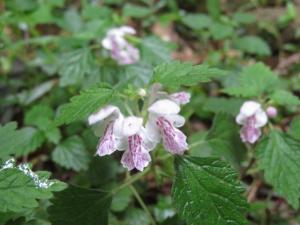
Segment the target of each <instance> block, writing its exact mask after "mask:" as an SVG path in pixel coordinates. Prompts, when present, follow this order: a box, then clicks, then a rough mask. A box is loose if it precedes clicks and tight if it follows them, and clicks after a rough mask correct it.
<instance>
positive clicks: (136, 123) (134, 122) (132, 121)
mask: <svg viewBox="0 0 300 225" xmlns="http://www.w3.org/2000/svg"><path fill="white" fill-rule="evenodd" d="M142 125H143V119H142V118H139V117H135V116H129V117H127V118H125V119H124V122H123V132H122V133H123V135H124V136H127V137H129V136H132V135H134V134H136V133H138V132H139V131H140V129H141V128H142Z"/></svg>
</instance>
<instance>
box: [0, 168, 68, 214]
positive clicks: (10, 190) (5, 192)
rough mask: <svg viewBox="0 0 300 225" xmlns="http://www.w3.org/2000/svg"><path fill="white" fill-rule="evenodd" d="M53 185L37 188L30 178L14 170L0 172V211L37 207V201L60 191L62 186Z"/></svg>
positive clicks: (17, 210)
mask: <svg viewBox="0 0 300 225" xmlns="http://www.w3.org/2000/svg"><path fill="white" fill-rule="evenodd" d="M59 183H61V182H58V183H57V185H56V184H53V185H52V186H53V187H52V186H50V187H49V188H39V187H37V185H36V184H35V183H34V180H33V179H32V177H30V176H28V175H25V174H24V173H23V172H22V171H20V170H18V169H16V168H10V169H2V170H1V171H0V189H1V191H0V211H1V212H7V211H13V212H20V211H23V210H24V209H30V208H34V207H36V206H38V202H37V200H38V199H49V198H51V197H52V191H60V190H62V189H63V188H64V185H62V186H60V185H61V184H59Z"/></svg>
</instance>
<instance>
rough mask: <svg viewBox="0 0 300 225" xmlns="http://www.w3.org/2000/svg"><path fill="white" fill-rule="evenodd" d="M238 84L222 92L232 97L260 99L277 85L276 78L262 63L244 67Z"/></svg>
mask: <svg viewBox="0 0 300 225" xmlns="http://www.w3.org/2000/svg"><path fill="white" fill-rule="evenodd" d="M238 81H239V82H238V83H237V84H236V85H233V86H232V87H227V88H225V90H224V92H225V93H227V94H229V95H233V96H238V97H239V96H242V97H260V96H261V95H262V94H264V93H269V92H271V91H272V90H274V89H275V88H276V86H277V85H278V77H277V76H276V74H274V73H273V72H272V71H271V70H270V68H269V67H267V66H266V65H264V64H263V63H256V64H253V65H251V66H248V67H245V68H244V69H243V70H242V72H241V74H240V75H239V80H238Z"/></svg>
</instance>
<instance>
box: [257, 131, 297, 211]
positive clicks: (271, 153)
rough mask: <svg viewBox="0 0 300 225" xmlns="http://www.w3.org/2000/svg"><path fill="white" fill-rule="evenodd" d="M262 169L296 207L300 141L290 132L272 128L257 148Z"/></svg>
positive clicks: (270, 181) (269, 181)
mask: <svg viewBox="0 0 300 225" xmlns="http://www.w3.org/2000/svg"><path fill="white" fill-rule="evenodd" d="M256 153H257V158H258V163H259V167H260V169H262V170H264V176H265V179H266V181H267V182H268V183H270V184H272V185H273V187H274V189H275V191H276V192H277V193H278V194H279V195H281V196H283V197H284V198H286V199H287V201H288V202H289V203H290V204H291V205H292V206H293V207H294V208H298V207H299V197H300V183H299V174H300V142H299V141H298V140H296V139H294V138H292V137H291V136H289V135H288V134H285V133H281V132H279V131H275V130H272V131H271V132H270V134H269V136H268V137H266V138H264V139H263V140H262V141H261V142H260V143H259V145H258V146H257V148H256Z"/></svg>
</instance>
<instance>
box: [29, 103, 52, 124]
mask: <svg viewBox="0 0 300 225" xmlns="http://www.w3.org/2000/svg"><path fill="white" fill-rule="evenodd" d="M53 116H54V112H53V110H52V109H51V108H50V107H49V106H47V105H35V106H34V107H32V108H31V109H30V110H29V111H27V112H26V114H25V119H24V120H25V124H26V125H30V126H32V125H33V126H36V127H38V128H44V127H45V120H49V119H51V118H53Z"/></svg>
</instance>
